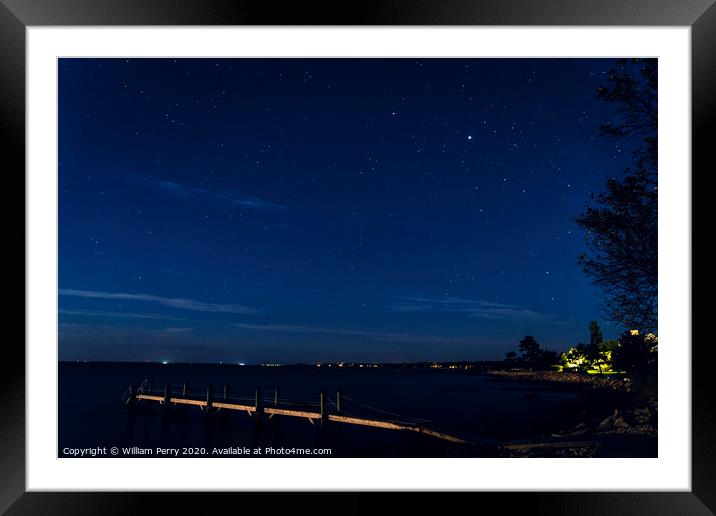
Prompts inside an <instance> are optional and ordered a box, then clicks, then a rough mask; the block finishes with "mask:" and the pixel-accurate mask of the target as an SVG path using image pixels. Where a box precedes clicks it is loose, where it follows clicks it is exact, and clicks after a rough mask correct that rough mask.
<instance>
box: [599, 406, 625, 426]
mask: <svg viewBox="0 0 716 516" xmlns="http://www.w3.org/2000/svg"><path fill="white" fill-rule="evenodd" d="M618 419H621V420H622V422H624V423H626V421H624V418H622V417H621V415H620V414H619V409H614V414H612V415H611V416H609V417H608V418H606V419H604V420H603V421H602V422H601V423H599V425H597V430H601V431H607V430H613V429H614V428H615V423H616V421H617V420H618Z"/></svg>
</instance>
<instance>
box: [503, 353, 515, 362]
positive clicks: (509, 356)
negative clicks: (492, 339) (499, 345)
mask: <svg viewBox="0 0 716 516" xmlns="http://www.w3.org/2000/svg"><path fill="white" fill-rule="evenodd" d="M505 360H506V361H507V362H514V361H515V360H517V353H515V352H514V351H508V352H507V353H505Z"/></svg>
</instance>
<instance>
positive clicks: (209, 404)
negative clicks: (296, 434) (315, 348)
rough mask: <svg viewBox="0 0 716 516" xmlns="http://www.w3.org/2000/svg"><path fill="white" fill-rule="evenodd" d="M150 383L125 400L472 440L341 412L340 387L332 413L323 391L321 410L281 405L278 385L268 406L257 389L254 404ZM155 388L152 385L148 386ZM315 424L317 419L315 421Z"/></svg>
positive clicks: (411, 424)
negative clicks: (158, 391)
mask: <svg viewBox="0 0 716 516" xmlns="http://www.w3.org/2000/svg"><path fill="white" fill-rule="evenodd" d="M146 384H147V382H146V381H145V382H144V383H143V384H142V385H141V386H140V388H139V389H137V391H136V392H135V390H134V386H133V384H132V385H130V387H129V389H128V394H127V393H125V398H126V401H125V404H126V405H129V404H132V403H135V402H137V401H155V402H159V403H161V404H164V405H167V402H168V403H171V404H172V405H193V406H197V407H199V408H201V409H202V410H204V411H208V410H209V409H217V410H235V411H239V412H246V413H247V414H249V415H253V416H257V415H261V414H266V415H268V417H269V418H271V417H273V416H285V417H298V418H306V419H308V420H309V421H311V423H314V422H315V421H317V422H320V424H321V425H323V424H325V423H328V422H332V423H343V424H348V425H358V426H367V427H373V428H383V429H386V430H400V431H408V432H416V433H419V434H424V435H428V436H431V437H435V438H437V439H441V440H444V441H448V442H452V443H458V444H470V443H469V441H465V440H464V439H460V438H458V437H454V436H451V435H448V434H445V433H442V432H437V431H435V430H432V429H430V428H427V427H425V426H422V425H417V424H413V423H407V422H399V421H386V420H380V419H371V418H363V417H355V416H348V415H343V414H341V406H340V403H341V401H340V400H341V393H340V391H339V392H338V393H336V401H337V403H336V404H335V406H336V413H335V414H333V413H329V411H328V407H327V405H326V397H325V395H324V394H323V393H321V395H320V411H319V412H314V411H310V410H298V409H292V408H283V407H278V406H277V405H279V403H280V402H283V403H287V401H286V400H281V401H279V395H278V393H279V391H278V389H276V393H275V397H274V406H264V405H263V403H262V400H261V397H260V392H259V391H258V389H257V391H256V396H255V402H254V404H253V405H248V404H243V403H230V402H229V401H228V399H227V398H228V396H227V388H226V387H224V401H215V400H214V399H213V396H212V390H211V387H208V388H207V394H206V399H196V398H189V397H187V388H186V385H184V388H183V391H182V392H183V395H182V396H181V397H178V396H174V395H173V393H172V391H171V388H170V387H169V385H166V386H164V395H158V394H151V393H150V394H148V393H145V392H144V387H145V385H146ZM148 390H149V391H150V392H151V386H150V387H149V389H148ZM314 424H315V423H314Z"/></svg>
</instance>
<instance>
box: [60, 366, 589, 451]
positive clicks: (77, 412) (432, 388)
mask: <svg viewBox="0 0 716 516" xmlns="http://www.w3.org/2000/svg"><path fill="white" fill-rule="evenodd" d="M145 378H150V379H152V380H153V385H154V386H155V388H156V390H157V391H159V389H160V388H161V389H163V385H164V383H165V382H169V383H170V384H171V385H173V386H175V387H174V388H175V389H177V390H181V388H182V384H183V383H184V382H187V383H188V385H189V389H190V391H192V392H195V393H196V394H197V397H204V398H205V393H206V386H207V384H212V385H213V389H214V396H215V399H216V400H217V401H221V400H222V398H223V385H224V384H228V385H229V395H230V396H245V397H246V398H247V399H253V396H254V394H255V389H256V388H257V387H258V388H260V390H261V392H262V395H263V397H265V398H266V399H267V405H270V404H272V403H273V401H271V402H270V403H269V402H268V399H271V400H273V395H274V388H275V387H276V386H279V387H280V393H281V394H280V396H281V398H282V399H286V400H290V401H301V402H305V404H304V405H295V406H290V405H288V406H286V408H300V407H304V408H305V409H307V410H311V411H318V407H317V405H318V401H319V392H320V391H321V390H323V391H325V392H326V395H327V397H328V399H330V400H331V401H335V392H336V390H338V389H340V390H341V391H342V392H343V393H344V397H343V402H342V407H341V408H342V412H344V413H346V414H347V415H355V416H360V417H370V418H374V419H386V420H400V421H409V422H410V421H416V418H419V419H421V420H428V421H425V422H421V424H423V425H425V426H427V427H429V428H431V429H433V430H437V431H439V432H444V433H447V434H450V435H454V436H456V437H460V438H462V439H465V440H469V441H471V442H472V443H475V444H474V445H460V444H452V443H448V442H445V441H441V440H439V439H435V438H433V437H429V436H424V435H419V434H415V433H413V432H404V431H395V430H385V429H376V428H368V427H357V426H353V425H345V424H338V423H332V424H329V425H328V426H327V427H326V428H324V429H322V430H321V429H320V428H319V427H317V426H314V425H312V424H311V423H310V422H309V421H308V420H307V419H302V418H291V417H273V418H272V419H270V420H263V421H259V422H256V421H255V420H254V418H251V417H250V416H248V415H247V414H246V413H243V412H235V411H222V412H219V413H213V414H205V413H203V412H202V411H201V409H200V408H199V407H192V406H173V407H170V408H166V409H165V408H163V407H162V406H161V405H160V404H159V403H156V402H144V404H142V405H139V406H135V407H132V408H127V407H124V406H123V405H122V403H121V398H122V395H123V393H124V392H125V391H126V390H127V387H128V385H129V383H130V381H132V380H133V381H134V382H135V384H136V385H139V384H140V383H141V382H142V380H144V379H145ZM526 393H536V394H537V396H534V395H527V396H525V394H526ZM535 398H536V399H535ZM574 399H575V395H573V394H569V393H564V392H559V391H557V390H554V389H551V388H548V387H541V386H537V385H535V384H532V383H522V382H516V381H513V380H500V379H497V378H493V377H490V376H486V375H483V374H474V373H471V372H470V371H464V370H431V369H405V368H397V367H396V368H390V367H385V368H375V369H365V368H351V369H347V368H341V369H337V368H331V369H329V368H325V367H323V368H316V367H306V368H298V367H241V366H230V365H205V364H201V365H189V364H170V365H161V364H118V363H115V364H109V363H106V364H100V363H96V364H93V363H61V364H60V365H59V450H58V455H59V456H68V453H63V449H65V448H76V449H82V448H95V447H106V448H107V449H108V450H109V449H110V448H111V447H113V446H116V447H118V448H120V450H121V448H125V447H132V446H137V447H141V448H151V449H153V450H154V449H156V448H157V447H160V448H178V449H181V448H199V450H191V451H197V452H198V454H199V455H201V454H202V452H203V453H204V454H205V455H204V456H217V455H212V451H213V449H214V448H219V449H221V448H234V449H235V450H236V449H238V448H243V447H248V448H250V449H252V450H253V449H255V448H256V447H274V448H286V449H290V448H293V447H295V448H310V449H313V448H317V447H321V448H330V449H331V456H333V457H401V456H402V457H429V456H438V457H440V456H448V457H451V456H483V455H485V454H487V452H486V450H488V449H491V447H492V446H493V445H494V444H496V443H499V442H501V441H504V440H507V439H512V438H518V437H529V436H531V435H535V434H538V433H540V432H544V431H549V429H550V428H552V426H553V424H554V421H555V419H557V418H558V417H559V414H560V413H563V412H564V411H569V410H571V406H572V404H573V402H574ZM232 401H233V402H234V403H241V402H242V401H238V400H232ZM244 403H247V404H252V403H253V402H252V401H245V402H244ZM328 407H329V409H330V410H331V411H333V410H334V409H335V407H334V406H332V405H331V404H330V403H329V404H328ZM375 409H380V410H382V411H385V412H380V411H378V410H375ZM552 429H553V428H552ZM202 448H203V450H201V449H202ZM188 451H189V450H187V452H188ZM181 452H182V453H183V452H184V450H181ZM121 455H124V453H123V452H120V456H121ZM155 456H156V455H155ZM231 456H232V457H236V455H231ZM242 456H246V455H242Z"/></svg>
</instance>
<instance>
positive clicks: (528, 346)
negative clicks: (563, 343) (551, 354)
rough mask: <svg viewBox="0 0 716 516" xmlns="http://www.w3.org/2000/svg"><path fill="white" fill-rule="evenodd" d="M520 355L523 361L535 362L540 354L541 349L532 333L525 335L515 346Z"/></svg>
mask: <svg viewBox="0 0 716 516" xmlns="http://www.w3.org/2000/svg"><path fill="white" fill-rule="evenodd" d="M517 349H518V350H519V352H520V355H522V360H524V361H525V362H537V361H538V360H539V359H540V358H541V356H542V349H541V348H540V346H539V343H538V342H537V339H535V338H534V337H533V336H532V335H527V336H526V337H525V338H524V339H522V340H521V341H520V345H519V347H518V348H517Z"/></svg>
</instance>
